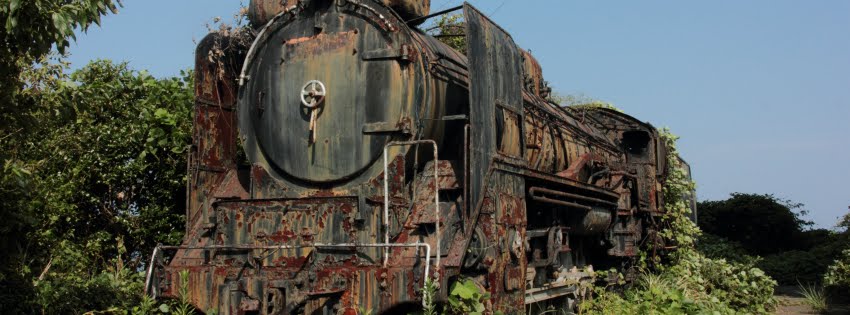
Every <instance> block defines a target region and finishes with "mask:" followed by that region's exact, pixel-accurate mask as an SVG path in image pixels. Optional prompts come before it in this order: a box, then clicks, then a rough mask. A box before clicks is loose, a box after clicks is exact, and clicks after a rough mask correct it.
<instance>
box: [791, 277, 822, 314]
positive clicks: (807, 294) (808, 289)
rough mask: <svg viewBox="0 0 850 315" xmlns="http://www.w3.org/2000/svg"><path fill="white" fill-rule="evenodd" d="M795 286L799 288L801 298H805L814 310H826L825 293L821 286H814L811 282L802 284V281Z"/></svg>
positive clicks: (819, 311) (820, 311)
mask: <svg viewBox="0 0 850 315" xmlns="http://www.w3.org/2000/svg"><path fill="white" fill-rule="evenodd" d="M797 287H798V288H799V289H800V294H802V295H803V298H805V302H806V304H807V305H809V306H810V307H812V309H813V310H815V312H818V313H825V312H826V309H827V304H826V293H825V292H824V290H823V287H822V286H816V285H813V284H808V285H803V284H802V283H798V286H797Z"/></svg>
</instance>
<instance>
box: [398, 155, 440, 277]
mask: <svg viewBox="0 0 850 315" xmlns="http://www.w3.org/2000/svg"><path fill="white" fill-rule="evenodd" d="M422 143H430V144H432V145H433V146H434V212H435V213H434V218H435V219H436V220H437V222H436V223H435V224H434V225H435V226H436V230H435V234H436V235H437V262H436V263H435V265H434V269H436V270H437V272H438V273H439V270H440V247H441V246H440V239H441V238H442V235H440V181H439V176H440V174H439V171H438V169H439V167H437V166H438V165H437V162H438V161H439V160H438V157H439V154H438V153H437V142H436V141H434V140H412V141H393V142H390V143H387V145H385V146H384V222H383V225H384V244H390V223H389V221H390V184H389V183H390V182H389V180H388V179H387V177H389V176H388V174H389V169H388V168H387V167H388V164H387V149H388V148H389V147H392V146H408V145H414V144H422ZM389 255H390V254H389V248H384V267H386V266H387V260H388V258H389Z"/></svg>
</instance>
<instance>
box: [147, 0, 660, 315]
mask: <svg viewBox="0 0 850 315" xmlns="http://www.w3.org/2000/svg"><path fill="white" fill-rule="evenodd" d="M455 10H462V12H463V15H464V18H465V23H464V27H465V32H464V34H462V36H463V38H464V39H465V43H466V49H467V52H466V53H465V54H463V53H460V52H458V51H457V50H455V49H452V48H450V47H449V46H447V45H445V44H443V43H442V42H440V41H439V40H437V39H436V38H434V37H432V36H429V35H426V34H425V33H424V32H423V31H421V30H419V29H418V28H417V27H416V25H418V24H420V23H421V22H422V21H424V20H426V19H427V18H430V17H432V16H434V15H436V14H431V15H429V1H428V0H300V1H294V0H287V1H280V0H253V1H252V2H251V4H250V12H249V18H250V20H251V22H252V24H253V25H254V26H255V28H254V30H253V31H252V38H251V40H252V41H253V42H252V43H249V44H250V45H248V44H240V42H239V41H237V40H234V39H233V38H230V37H229V36H226V35H222V34H219V33H213V34H211V35H210V36H208V37H207V38H205V39H204V40H203V41H202V42H201V43H200V44H199V47H198V50H197V57H196V73H195V74H196V80H195V93H196V106H195V116H194V134H193V146H192V153H191V156H190V159H189V162H188V163H189V170H190V174H189V183H188V190H189V193H188V198H187V199H188V201H187V202H188V205H187V214H186V216H187V224H186V234H185V238H184V239H183V243H182V244H181V245H180V246H160V247H158V248H157V249H156V251H155V253H154V255H153V259H152V261H151V264H150V266H149V271H148V277H147V281H146V290H148V291H149V293H150V294H152V295H154V296H166V297H167V296H171V297H173V296H176V295H177V294H178V290H179V288H180V286H181V276H180V274H181V272H182V273H183V275H184V276H183V280H184V281H186V283H184V284H182V285H183V286H184V287H188V292H187V293H186V294H188V298H189V299H190V300H191V301H192V303H193V304H194V305H195V306H196V307H197V308H198V309H200V310H203V311H209V310H217V311H218V312H219V313H224V314H358V313H360V312H361V311H363V310H370V311H374V312H389V313H392V312H394V311H398V310H400V307H402V306H405V305H408V306H409V305H411V304H420V303H422V300H423V295H424V293H425V292H424V287H425V285H426V282H429V281H430V283H433V284H434V287H436V292H434V293H433V294H430V296H434V297H435V299H437V300H441V299H445V298H446V296H447V293H448V288H449V287H450V286H451V284H452V283H454V282H455V281H458V280H459V279H472V280H473V281H474V282H475V283H476V284H477V285H479V286H480V288H482V289H483V290H486V291H487V292H489V294H490V296H491V299H490V300H489V301H488V302H487V303H488V304H487V307H488V308H489V309H490V310H492V311H500V312H503V313H508V314H514V313H524V312H527V311H530V310H532V309H533V308H534V307H536V305H540V304H544V305H555V304H557V305H561V306H565V307H571V306H572V305H574V303H575V301H576V300H577V299H579V298H580V297H581V296H582V289H581V288H582V284H583V283H587V282H589V281H593V279H594V272H593V269H596V270H600V269H609V268H618V269H619V270H622V271H623V272H624V273H625V274H628V270H629V265H630V262H631V261H632V260H633V259H634V257H635V255H636V254H637V249H638V247H639V246H665V244H663V240H661V238H660V237H658V236H657V231H658V229H659V226H658V223H657V222H658V220H659V218H658V217H659V216H660V215H661V214H663V211H664V201H663V200H662V198H661V197H662V196H661V193H660V191H661V183H662V182H663V181H664V179H665V178H666V176H667V175H666V173H667V172H666V170H667V166H666V160H665V159H666V152H665V146H664V144H663V142H662V141H660V140H659V136H658V131H657V130H656V129H655V128H653V127H652V126H651V125H649V124H647V123H643V122H641V121H639V120H637V119H635V118H633V117H630V116H628V115H625V114H622V113H620V112H617V111H613V110H608V109H602V108H590V109H588V108H585V109H576V108H563V107H560V106H558V105H557V104H554V103H552V102H550V101H548V100H547V95H548V93H549V92H550V91H549V88H548V87H547V86H546V83H545V81H544V80H543V76H542V70H541V67H540V65H539V64H538V63H537V61H536V60H535V59H534V58H533V57H532V56H531V55H530V54H529V53H528V52H527V51H524V50H522V49H520V48H519V47H517V45H516V44H515V43H514V42H513V40H512V38H511V36H510V35H509V34H507V33H506V32H505V31H504V30H503V29H501V28H500V27H499V26H497V25H496V24H494V23H493V22H492V21H490V20H489V19H488V18H487V17H486V16H485V15H482V14H481V13H480V12H479V11H477V10H476V9H475V8H473V7H472V6H471V5H469V4H465V5H463V6H462V7H458V8H455ZM442 13H445V12H438V13H437V14H442ZM211 56H218V57H221V58H218V59H216V58H212V57H211ZM240 148H241V149H242V150H240ZM241 152H244V155H241ZM240 156H243V157H242V158H241V160H242V161H240V158H239V157H240ZM186 273H188V279H186V278H187V277H186V276H185V274H186Z"/></svg>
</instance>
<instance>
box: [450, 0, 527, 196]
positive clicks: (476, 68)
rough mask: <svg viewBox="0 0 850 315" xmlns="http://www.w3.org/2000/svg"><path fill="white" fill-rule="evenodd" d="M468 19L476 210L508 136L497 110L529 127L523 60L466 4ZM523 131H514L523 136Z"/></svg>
mask: <svg viewBox="0 0 850 315" xmlns="http://www.w3.org/2000/svg"><path fill="white" fill-rule="evenodd" d="M463 14H464V17H465V20H466V45H467V59H468V60H469V65H468V67H469V107H470V110H469V111H470V113H469V123H470V125H471V128H470V152H469V162H470V167H469V169H470V170H469V172H470V180H469V186H470V187H469V202H470V206H472V207H476V206H477V205H478V204H479V203H480V202H481V200H482V199H483V198H484V196H483V192H482V189H483V185H484V177H485V175H486V174H487V170H488V169H489V168H490V164H491V160H492V158H493V156H495V155H496V154H497V152H498V150H499V147H500V143H497V138H501V137H502V134H501V131H504V130H505V128H503V124H504V118H503V121H499V122H497V121H496V117H497V110H498V109H500V108H504V109H507V110H508V111H509V112H510V113H512V114H514V115H516V116H518V117H519V119H518V121H519V122H522V121H524V119H523V106H522V78H523V72H522V54H521V52H520V50H519V48H518V47H517V46H516V44H515V43H514V41H513V39H512V38H511V36H510V35H508V33H506V32H505V31H504V30H502V29H501V28H500V27H499V26H497V25H496V24H494V23H493V22H491V21H490V20H489V19H488V18H487V17H486V16H485V15H484V14H482V13H481V12H480V11H478V10H477V9H475V8H474V7H472V6H471V5H470V4H468V3H466V4H464V6H463ZM505 115H506V114H502V117H505ZM497 123H498V125H497ZM521 125H522V124H518V126H517V127H515V128H519V129H520V130H517V131H516V132H518V133H519V134H522V131H521V128H522V126H521ZM499 129H501V130H499ZM509 130H515V129H510V128H509ZM520 149H522V148H520ZM520 156H521V152H520Z"/></svg>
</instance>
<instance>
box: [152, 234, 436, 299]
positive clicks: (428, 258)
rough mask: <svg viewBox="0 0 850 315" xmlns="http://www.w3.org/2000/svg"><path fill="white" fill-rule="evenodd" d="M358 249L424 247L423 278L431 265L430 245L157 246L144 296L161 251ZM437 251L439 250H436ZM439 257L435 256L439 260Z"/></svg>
mask: <svg viewBox="0 0 850 315" xmlns="http://www.w3.org/2000/svg"><path fill="white" fill-rule="evenodd" d="M358 247H368V248H390V247H416V248H419V247H424V248H425V277H426V278H427V277H428V272H429V271H430V268H429V267H430V265H431V245H428V243H404V244H381V243H365V244H357V243H340V244H323V243H316V244H312V245H248V246H234V245H208V246H166V245H159V246H157V247H155V248H154V249H153V255H152V256H151V263H150V265H149V266H148V272H147V275H146V276H145V295H147V296H150V297H152V298H156V294H155V293H154V290H152V288H151V281H152V278H153V269H154V265H155V262H156V258H157V255H158V254H159V252H161V251H163V250H181V249H182V250H191V249H202V250H213V249H219V250H255V249H267V250H271V249H301V248H317V249H318V248H358ZM438 250H439V249H438ZM439 257H440V256H437V258H438V259H439ZM427 283H428V282H427V281H423V284H422V294H423V296H422V305H423V306H425V304H426V303H427V299H426V297H425V294H426V293H425V292H427V291H426V289H427V285H428V284H427Z"/></svg>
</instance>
